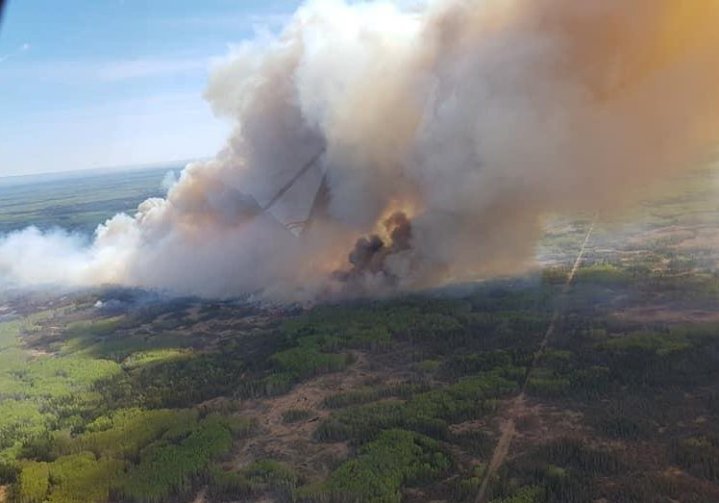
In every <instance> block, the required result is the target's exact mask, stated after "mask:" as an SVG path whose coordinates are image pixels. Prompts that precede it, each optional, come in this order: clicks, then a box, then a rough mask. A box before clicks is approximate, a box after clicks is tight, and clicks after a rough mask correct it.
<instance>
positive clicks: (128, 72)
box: [96, 59, 208, 82]
mask: <svg viewBox="0 0 719 503" xmlns="http://www.w3.org/2000/svg"><path fill="white" fill-rule="evenodd" d="M207 67H208V63H207V60H206V59H133V60H126V61H115V62H111V63H106V64H103V65H101V66H100V67H98V68H97V69H96V75H97V77H98V78H99V79H100V80H103V81H110V82H113V81H118V80H129V79H137V78H143V77H153V76H159V75H175V74H180V73H190V72H195V71H198V70H205V69H207Z"/></svg>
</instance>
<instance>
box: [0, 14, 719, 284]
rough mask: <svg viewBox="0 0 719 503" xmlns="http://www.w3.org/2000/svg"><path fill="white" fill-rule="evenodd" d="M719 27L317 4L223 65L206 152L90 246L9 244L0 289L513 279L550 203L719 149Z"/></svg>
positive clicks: (573, 205) (212, 91)
mask: <svg viewBox="0 0 719 503" xmlns="http://www.w3.org/2000/svg"><path fill="white" fill-rule="evenodd" d="M718 26H719V2H717V1H716V0H691V1H684V2H682V1H677V0H602V1H601V2H599V1H590V0H482V1H479V0H446V1H443V2H431V3H429V4H428V5H427V6H425V7H423V8H422V9H421V10H416V9H415V10H413V11H403V10H402V9H400V8H398V7H396V6H394V5H393V4H390V3H369V4H356V3H355V4H352V5H348V4H345V3H343V2H342V1H340V0H318V1H311V2H310V3H308V4H307V5H305V6H304V7H302V8H301V9H299V11H298V12H297V13H296V14H295V16H294V18H293V20H292V21H291V23H290V24H289V25H288V26H287V27H286V29H285V30H284V31H283V33H282V34H281V35H280V36H279V37H278V38H277V39H275V40H271V41H267V40H263V41H258V42H254V43H247V44H245V45H242V46H240V47H238V48H236V49H235V50H234V51H233V52H232V54H231V55H230V56H229V57H228V58H227V59H226V61H224V62H223V63H222V64H221V65H219V66H218V68H217V69H216V71H215V72H214V74H213V76H212V78H211V81H210V83H209V87H208V90H207V93H206V97H207V99H208V100H209V102H210V103H211V105H212V107H213V108H214V110H215V111H216V113H218V114H220V115H225V116H229V117H232V118H234V119H236V122H237V126H236V129H235V132H234V133H233V135H232V136H231V138H230V139H229V141H228V143H227V147H226V148H225V150H224V151H222V152H221V153H220V154H219V155H218V156H217V158H216V159H214V160H212V161H209V162H204V163H194V164H191V165H189V166H188V167H187V168H186V169H185V170H184V172H183V173H182V175H181V177H180V179H179V180H178V182H177V183H176V184H175V185H173V186H172V188H171V189H170V190H169V193H168V195H167V198H165V199H152V200H149V201H146V202H144V203H143V204H142V205H141V206H140V207H139V209H138V211H137V213H136V214H135V215H134V216H132V217H130V216H125V215H118V216H116V217H115V218H113V219H111V220H110V221H108V222H107V223H106V224H104V225H102V226H100V227H99V228H98V230H97V233H96V236H95V239H94V241H93V242H91V243H83V242H79V241H78V239H77V238H75V237H73V236H68V235H64V234H62V233H51V234H45V235H43V234H40V233H39V232H37V231H36V230H32V229H30V230H26V231H23V232H21V233H18V234H13V235H10V236H7V237H5V238H4V239H3V240H2V241H1V242H0V277H2V278H3V281H4V282H17V283H21V284H33V283H41V282H62V283H69V284H79V285H86V284H97V283H103V282H114V283H121V284H128V285H138V286H146V287H157V288H163V289H170V290H172V291H176V292H182V293H194V294H200V295H220V296H222V295H234V294H241V293H248V292H255V291H262V292H264V293H265V294H266V295H270V296H273V297H278V298H296V297H298V296H300V297H301V296H317V295H320V296H321V295H331V294H342V293H351V292H357V291H359V292H363V293H372V292H383V291H387V289H395V288H401V289H403V288H418V287H424V286H428V285H435V284H439V283H442V282H447V281H452V280H456V279H462V280H469V279H474V278H482V277H487V276H490V275H493V274H498V273H508V272H513V271H517V270H520V269H521V268H523V267H526V265H527V264H528V261H530V260H531V258H532V257H533V255H534V247H535V240H536V238H537V237H538V236H539V234H540V232H541V223H542V218H543V217H544V216H545V215H547V214H548V213H572V212H577V211H596V210H603V209H606V208H614V207H616V206H617V205H619V204H622V203H626V202H628V201H630V200H631V199H632V195H633V192H634V191H636V190H637V189H638V188H641V187H643V186H645V185H647V184H649V183H651V182H654V181H655V180H657V179H660V178H663V177H666V176H669V175H671V174H673V173H675V172H677V171H678V170H681V169H685V168H687V167H690V166H691V165H692V164H694V163H695V162H696V161H698V160H701V159H702V158H703V156H706V155H707V154H708V153H709V152H710V151H711V149H712V148H713V146H714V142H715V141H716V140H717V139H718V137H719V65H717V58H718V57H719V30H718V29H717V27H718ZM318 156H319V157H318ZM313 159H316V162H314V164H312V165H311V168H309V169H308V170H307V172H306V173H304V174H303V175H302V176H301V177H300V178H298V179H297V182H296V183H295V184H294V185H286V184H287V182H288V180H291V179H293V177H294V176H295V175H296V173H297V172H298V170H299V169H300V168H301V167H302V166H304V165H308V163H310V162H311V161H312V160H313ZM283 186H287V190H286V192H284V193H283V195H282V197H280V198H278V199H277V201H276V202H274V201H272V203H273V204H272V205H270V202H271V200H273V199H275V197H274V196H275V195H276V194H277V191H278V190H279V189H280V188H281V187H283ZM269 206H271V208H269V209H268V211H264V210H265V209H267V208H268V207H269ZM309 214H311V218H310V221H309V222H304V223H302V222H303V221H306V220H307V219H308V215H309ZM288 227H290V228H292V229H293V232H290V231H288ZM300 229H302V232H301V233H300V232H298V231H299V230H300Z"/></svg>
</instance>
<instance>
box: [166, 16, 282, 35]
mask: <svg viewBox="0 0 719 503" xmlns="http://www.w3.org/2000/svg"><path fill="white" fill-rule="evenodd" d="M291 18H292V12H270V13H265V14H239V15H212V16H194V17H190V16H188V17H177V18H166V19H163V20H161V21H159V22H158V23H159V24H161V25H163V26H165V27H173V28H182V29H189V28H192V29H232V28H234V29H236V30H237V31H238V32H240V31H244V30H256V29H267V28H270V29H273V30H274V29H280V28H282V27H283V26H285V25H286V24H287V22H288V21H289V20H290V19H291Z"/></svg>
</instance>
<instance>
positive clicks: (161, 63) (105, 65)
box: [0, 57, 210, 83]
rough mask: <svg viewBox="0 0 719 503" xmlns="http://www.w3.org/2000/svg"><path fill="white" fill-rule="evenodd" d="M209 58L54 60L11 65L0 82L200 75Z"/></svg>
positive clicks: (96, 80) (105, 80) (89, 80)
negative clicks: (11, 80) (17, 79)
mask: <svg viewBox="0 0 719 503" xmlns="http://www.w3.org/2000/svg"><path fill="white" fill-rule="evenodd" d="M209 61H210V58H209V57H208V58H204V57H203V58H137V59H127V60H117V61H83V60H56V61H41V62H33V63H32V64H22V65H13V67H12V68H8V69H7V70H6V71H5V70H4V71H3V73H2V75H0V80H4V79H15V78H21V79H27V80H32V81H39V82H59V83H80V82H82V83H87V82H98V83H108V82H121V81H125V80H135V79H142V78H149V77H161V76H175V75H182V74H193V73H195V74H197V73H204V72H205V71H206V70H207V69H208V68H209Z"/></svg>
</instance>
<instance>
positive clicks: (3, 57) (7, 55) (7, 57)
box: [0, 42, 30, 63]
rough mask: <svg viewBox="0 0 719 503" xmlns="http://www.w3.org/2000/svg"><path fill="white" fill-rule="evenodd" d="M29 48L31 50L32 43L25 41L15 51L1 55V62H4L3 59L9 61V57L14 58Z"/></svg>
mask: <svg viewBox="0 0 719 503" xmlns="http://www.w3.org/2000/svg"><path fill="white" fill-rule="evenodd" d="M28 50H30V44H29V43H27V42H25V43H24V44H22V45H20V46H19V47H18V48H17V49H15V50H14V51H12V52H9V53H7V54H2V55H0V63H2V62H3V61H7V60H8V59H10V58H12V57H13V56H17V55H18V54H21V53H23V52H25V51H28Z"/></svg>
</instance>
